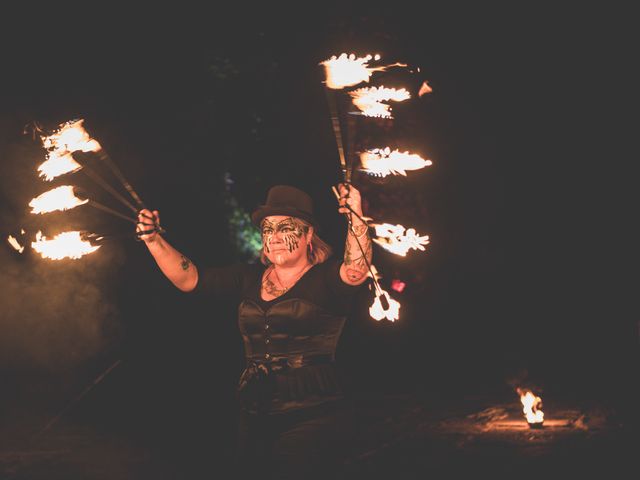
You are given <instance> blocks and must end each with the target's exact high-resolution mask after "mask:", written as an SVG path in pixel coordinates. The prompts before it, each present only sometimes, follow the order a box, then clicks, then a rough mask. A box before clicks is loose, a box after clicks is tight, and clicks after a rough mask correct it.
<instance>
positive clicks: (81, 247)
mask: <svg viewBox="0 0 640 480" xmlns="http://www.w3.org/2000/svg"><path fill="white" fill-rule="evenodd" d="M31 246H32V247H33V249H34V250H35V251H36V252H38V253H39V254H40V255H41V256H42V258H49V259H51V260H62V259H63V258H73V259H76V258H80V257H82V256H84V255H87V254H89V253H93V252H95V251H96V250H98V249H99V248H100V245H98V246H93V245H91V243H90V242H88V241H84V240H83V239H82V236H81V233H80V232H76V231H73V232H62V233H60V234H58V235H56V236H55V237H54V238H52V239H50V240H48V239H47V238H46V237H45V236H43V235H42V232H38V233H37V234H36V241H35V242H32V243H31Z"/></svg>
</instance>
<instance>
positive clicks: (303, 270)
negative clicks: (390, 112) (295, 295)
mask: <svg viewBox="0 0 640 480" xmlns="http://www.w3.org/2000/svg"><path fill="white" fill-rule="evenodd" d="M308 269H309V265H307V266H305V267H304V268H303V269H302V270H301V271H300V273H299V274H298V275H297V276H296V278H295V280H294V281H293V283H292V284H291V285H290V286H288V287H285V285H284V283H282V280H280V277H279V276H278V272H277V271H276V267H275V266H274V267H273V273H274V274H275V276H276V280H278V283H279V284H280V286H281V287H282V288H283V290H282V293H285V292H287V291H288V290H289V289H290V288H291V287H293V286H294V285H295V284H296V282H297V281H298V280H299V279H300V277H302V275H303V274H304V272H306V271H307V270H308Z"/></svg>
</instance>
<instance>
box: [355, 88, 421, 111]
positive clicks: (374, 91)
mask: <svg viewBox="0 0 640 480" xmlns="http://www.w3.org/2000/svg"><path fill="white" fill-rule="evenodd" d="M349 95H350V96H351V98H352V99H353V100H352V101H353V104H354V105H355V106H356V107H358V109H359V110H360V111H361V112H362V114H363V115H365V116H367V117H381V118H393V117H391V106H390V105H388V104H386V103H382V102H386V101H388V100H393V101H395V102H402V101H403V100H407V99H409V98H411V95H410V94H409V92H408V90H406V89H405V88H401V89H396V88H387V87H370V88H369V87H365V88H358V89H357V90H353V91H352V92H349Z"/></svg>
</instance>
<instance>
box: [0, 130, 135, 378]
mask: <svg viewBox="0 0 640 480" xmlns="http://www.w3.org/2000/svg"><path fill="white" fill-rule="evenodd" d="M5 120H6V119H0V125H2V124H5V125H6V124H9V123H10V122H6V121H5ZM14 130H15V128H14ZM7 132H8V133H7ZM4 135H5V137H4V138H1V137H2V135H0V199H2V202H0V222H1V224H0V234H1V235H2V238H1V239H0V240H1V242H2V244H1V246H0V265H1V268H0V369H7V370H13V369H36V370H44V371H62V370H68V369H71V368H73V367H75V366H78V365H81V364H84V363H85V362H87V361H88V360H89V359H91V358H93V357H95V356H96V355H99V354H101V353H103V352H105V350H106V349H108V348H110V347H112V346H113V344H114V342H116V341H118V337H119V330H120V321H119V312H118V308H117V305H116V303H115V301H114V296H115V289H114V286H115V285H116V282H117V277H116V272H117V271H118V269H119V267H120V266H121V265H122V264H123V261H124V252H123V248H122V246H121V245H118V244H108V245H104V246H103V247H102V248H100V249H99V250H98V251H97V252H95V253H92V254H90V255H87V256H85V257H82V258H80V259H77V260H69V259H65V260H61V261H54V260H46V259H42V258H40V256H39V255H38V254H37V253H36V252H34V251H33V250H32V249H31V246H30V242H31V241H32V240H33V236H34V235H35V233H36V231H37V230H38V229H39V228H40V227H42V229H43V232H46V231H47V229H48V228H49V229H51V228H53V229H56V230H57V229H76V227H77V226H78V225H77V223H78V222H80V221H82V220H83V218H82V217H83V215H84V216H85V217H86V216H87V213H86V212H85V213H83V214H82V215H75V216H74V215H73V214H69V215H67V214H66V213H61V214H59V215H45V216H36V215H30V214H29V213H28V210H29V209H28V207H27V204H28V201H29V198H30V197H32V196H34V195H36V194H39V193H41V192H42V191H44V190H46V189H48V188H51V185H45V184H44V182H43V181H42V179H40V178H38V176H37V173H36V171H35V169H36V166H37V165H38V164H39V163H41V162H42V161H43V160H44V157H43V152H42V149H41V148H38V145H37V144H36V143H34V142H32V141H30V139H29V138H25V136H24V135H22V132H17V131H15V132H11V131H10V130H6V131H5V132H4ZM87 220H90V219H87ZM67 222H68V224H69V225H67ZM71 224H73V225H71ZM68 226H70V227H72V228H68ZM22 228H24V229H25V230H26V233H25V234H24V235H21V234H20V232H21V229H22ZM9 234H11V235H13V236H14V237H17V238H18V240H19V241H20V243H21V244H22V245H25V247H26V248H25V252H24V253H23V254H19V253H18V252H17V251H15V250H13V249H12V247H11V246H10V245H9V244H8V242H7V236H8V235H9ZM45 234H46V233H45Z"/></svg>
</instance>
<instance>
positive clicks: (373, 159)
mask: <svg viewBox="0 0 640 480" xmlns="http://www.w3.org/2000/svg"><path fill="white" fill-rule="evenodd" d="M360 162H361V163H362V167H361V168H360V170H362V171H363V172H365V173H368V174H370V175H375V176H378V177H386V176H387V175H404V176H405V177H406V176H407V170H419V169H421V168H424V167H428V166H429V165H431V164H432V162H431V160H425V159H423V158H422V157H421V156H420V155H417V154H415V153H409V152H399V151H398V150H394V151H391V149H390V148H389V147H386V148H383V149H381V148H374V149H371V150H366V151H364V152H362V153H361V154H360Z"/></svg>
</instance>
